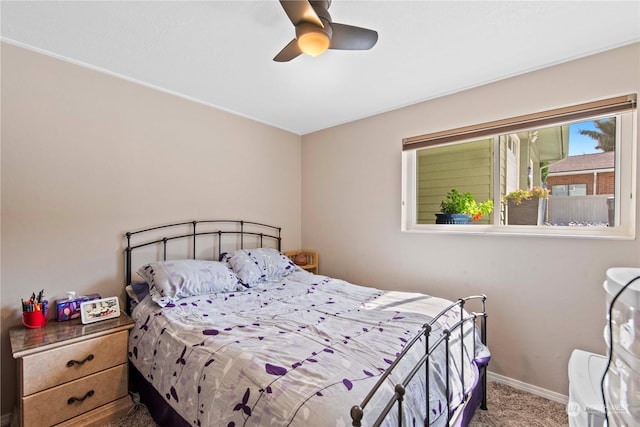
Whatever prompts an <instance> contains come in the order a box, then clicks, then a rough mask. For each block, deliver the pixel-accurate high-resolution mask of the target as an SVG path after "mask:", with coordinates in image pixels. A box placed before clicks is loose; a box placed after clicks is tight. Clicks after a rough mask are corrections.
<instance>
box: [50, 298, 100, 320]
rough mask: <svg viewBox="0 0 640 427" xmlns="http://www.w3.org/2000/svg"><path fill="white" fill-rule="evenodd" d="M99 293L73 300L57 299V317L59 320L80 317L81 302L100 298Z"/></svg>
mask: <svg viewBox="0 0 640 427" xmlns="http://www.w3.org/2000/svg"><path fill="white" fill-rule="evenodd" d="M100 298H101V297H100V295H99V294H90V295H84V296H80V297H77V298H74V299H72V300H70V299H63V300H56V313H57V315H56V318H57V319H58V322H62V321H64V320H71V319H77V318H79V317H80V304H82V303H83V302H85V301H91V300H94V299H100Z"/></svg>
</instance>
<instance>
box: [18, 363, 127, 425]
mask: <svg viewBox="0 0 640 427" xmlns="http://www.w3.org/2000/svg"><path fill="white" fill-rule="evenodd" d="M126 394H127V365H126V364H123V365H120V366H116V367H115V368H111V369H107V370H106V371H102V372H100V373H97V374H93V375H89V376H88V377H85V378H81V379H79V380H76V381H72V382H70V383H66V384H63V385H61V386H58V387H53V388H51V389H49V390H46V391H43V392H40V393H36V394H33V395H31V396H28V397H25V398H24V399H23V403H22V411H23V417H24V418H23V420H24V421H23V425H24V426H51V425H55V424H58V423H60V422H62V421H65V420H68V419H70V418H73V417H75V416H77V415H80V414H82V413H85V412H87V411H90V410H92V409H95V408H97V407H99V406H101V405H104V404H107V403H109V402H113V401H114V400H117V399H119V398H121V397H123V396H126Z"/></svg>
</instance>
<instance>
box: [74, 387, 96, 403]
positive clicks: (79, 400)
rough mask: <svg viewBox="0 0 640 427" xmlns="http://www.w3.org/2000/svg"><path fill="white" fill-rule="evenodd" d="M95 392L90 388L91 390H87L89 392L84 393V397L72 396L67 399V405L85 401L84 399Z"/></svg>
mask: <svg viewBox="0 0 640 427" xmlns="http://www.w3.org/2000/svg"><path fill="white" fill-rule="evenodd" d="M94 394H95V391H93V390H89V391H88V392H87V394H85V395H84V396H82V397H70V398H69V399H68V400H67V405H71V404H73V403H75V402H84V400H85V399H86V398H87V397H91V396H93V395H94Z"/></svg>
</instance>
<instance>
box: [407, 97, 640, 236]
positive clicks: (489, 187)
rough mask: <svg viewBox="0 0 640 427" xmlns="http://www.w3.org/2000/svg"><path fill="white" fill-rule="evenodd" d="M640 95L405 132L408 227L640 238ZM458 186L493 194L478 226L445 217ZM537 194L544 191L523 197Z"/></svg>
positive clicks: (481, 197)
mask: <svg viewBox="0 0 640 427" xmlns="http://www.w3.org/2000/svg"><path fill="white" fill-rule="evenodd" d="M635 100H636V97H635V95H631V96H627V97H619V98H612V99H609V100H603V101H597V102H595V103H589V104H582V105H579V106H574V107H567V108H563V109H558V110H552V111H549V112H544V113H537V114H534V115H529V116H521V117H516V118H513V119H508V120H503V121H498V122H492V123H487V124H484V125H477V126H469V127H465V128H460V129H454V130H451V131H444V132H437V133H434V134H429V135H422V136H418V137H413V138H407V139H405V140H404V141H403V149H404V155H403V195H404V200H403V229H404V230H432V231H462V232H476V233H477V232H495V233H528V234H531V233H533V234H552V235H558V234H560V235H587V236H592V235H593V236H613V237H633V236H634V235H635V230H634V227H635V209H634V206H635V201H634V199H633V196H634V192H635V164H634V160H633V159H635V158H636V155H635V150H636V147H635V142H634V141H635V138H636V137H635V129H634V108H635ZM452 189H457V190H458V191H459V192H461V193H467V192H469V193H471V194H472V195H473V197H474V199H475V200H476V201H485V200H487V199H489V200H492V201H493V205H494V210H493V212H492V213H491V214H489V215H485V216H483V217H482V218H481V219H479V220H477V221H472V223H471V224H470V225H466V224H465V225H458V224H456V225H449V224H447V225H442V224H436V219H435V218H436V216H435V214H436V213H439V211H440V203H441V202H442V200H444V198H445V197H446V195H447V193H448V192H449V191H450V190H452ZM532 193H533V194H534V195H537V196H542V197H540V198H538V197H531V198H526V197H525V198H524V199H523V198H522V197H519V196H523V195H524V196H530V195H531V194H532ZM544 196H546V197H544Z"/></svg>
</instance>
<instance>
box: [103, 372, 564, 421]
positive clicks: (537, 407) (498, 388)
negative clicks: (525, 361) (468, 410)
mask: <svg viewBox="0 0 640 427" xmlns="http://www.w3.org/2000/svg"><path fill="white" fill-rule="evenodd" d="M487 391H488V398H487V407H488V408H489V409H488V410H486V411H483V410H481V409H478V410H477V411H476V413H475V415H474V416H473V419H472V420H471V424H470V426H469V427H566V426H568V425H569V421H568V417H567V412H566V410H565V405H563V404H561V403H558V402H554V401H551V400H548V399H545V398H543V397H539V396H536V395H533V394H531V393H527V392H524V391H520V390H517V389H515V388H513V387H509V386H507V385H504V384H500V383H496V382H494V381H489V383H488V385H487ZM153 426H156V423H154V422H153V420H152V419H151V416H149V413H148V412H147V410H146V408H144V407H143V406H141V407H139V408H138V410H136V411H133V412H132V413H130V414H129V415H127V416H125V417H122V418H120V419H118V420H115V421H113V422H112V423H110V424H107V425H106V426H105V427H153Z"/></svg>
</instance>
